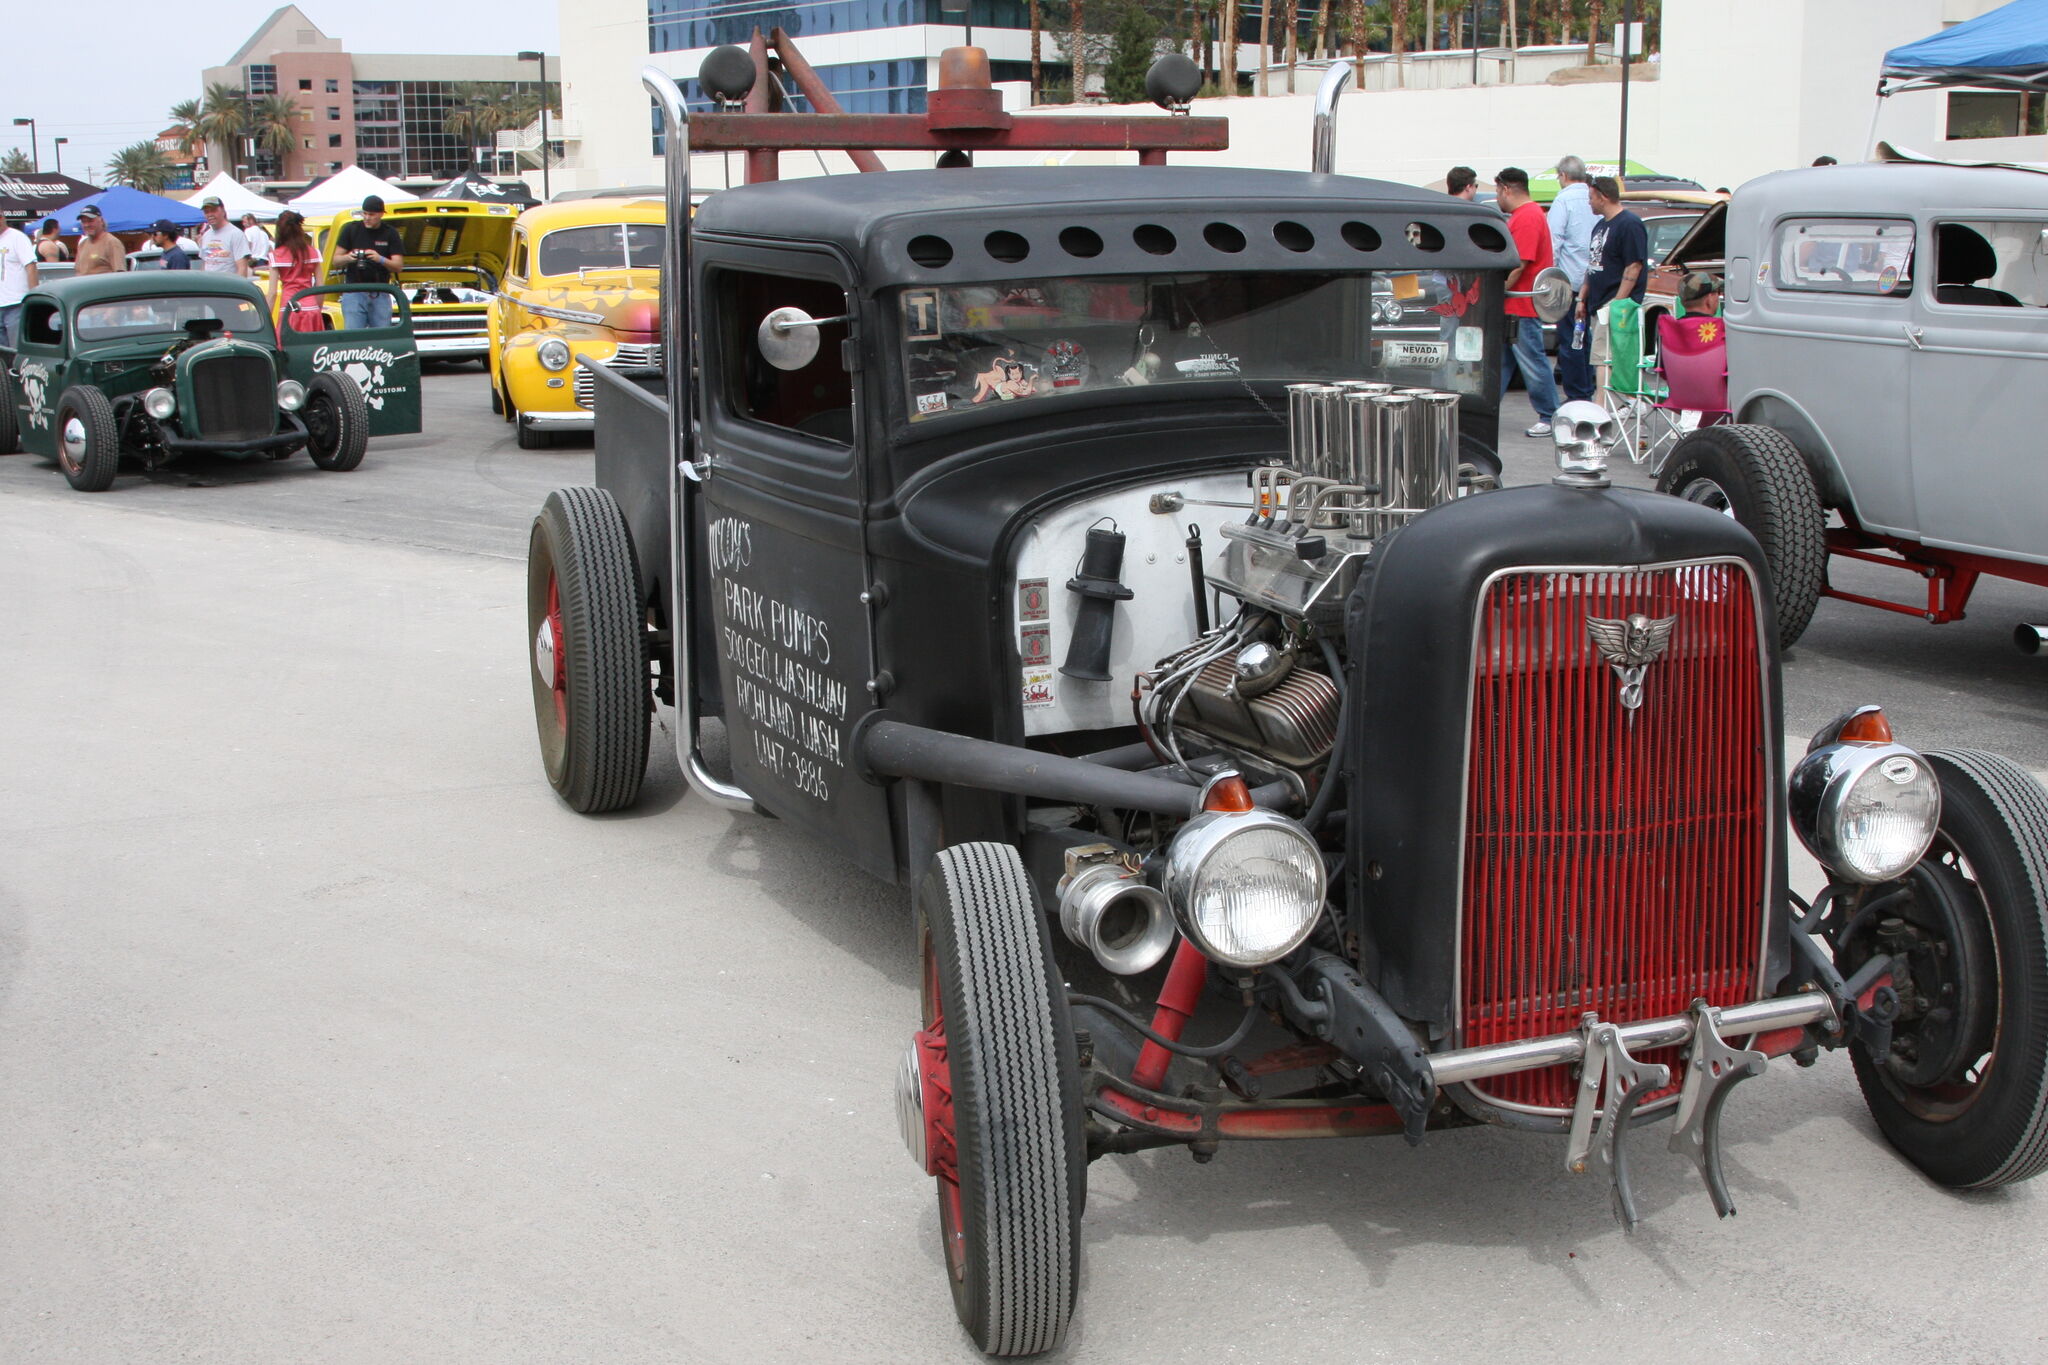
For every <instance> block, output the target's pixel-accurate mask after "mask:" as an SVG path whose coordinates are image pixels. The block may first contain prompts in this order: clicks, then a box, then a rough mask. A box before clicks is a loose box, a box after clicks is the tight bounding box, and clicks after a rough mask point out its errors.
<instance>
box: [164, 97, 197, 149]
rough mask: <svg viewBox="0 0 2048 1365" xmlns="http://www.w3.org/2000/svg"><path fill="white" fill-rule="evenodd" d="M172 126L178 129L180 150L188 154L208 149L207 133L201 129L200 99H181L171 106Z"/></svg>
mask: <svg viewBox="0 0 2048 1365" xmlns="http://www.w3.org/2000/svg"><path fill="white" fill-rule="evenodd" d="M171 126H172V127H173V128H176V129H177V130H178V150H179V151H180V152H182V153H184V154H185V155H186V156H192V155H195V154H196V153H199V152H203V151H205V150H206V135H205V134H204V133H202V132H200V131H199V101H198V100H179V101H178V102H177V103H176V104H174V105H172V106H171Z"/></svg>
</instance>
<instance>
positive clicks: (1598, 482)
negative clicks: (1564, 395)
mask: <svg viewBox="0 0 2048 1365" xmlns="http://www.w3.org/2000/svg"><path fill="white" fill-rule="evenodd" d="M1550 439H1551V441H1552V443H1553V444H1555V445H1556V447H1557V468H1558V475H1557V477H1556V478H1555V479H1554V480H1552V482H1554V483H1559V484H1563V485H1565V486H1566V487H1568V488H1605V487H1607V454H1608V452H1609V451H1610V450H1612V449H1613V448H1614V444H1615V442H1617V441H1619V440H1620V439H1621V428H1620V427H1619V426H1618V425H1617V424H1616V423H1615V420H1614V416H1613V414H1612V413H1610V412H1608V411H1607V409H1605V408H1603V407H1601V406H1600V405H1599V404H1598V403H1589V402H1587V401H1586V400H1584V399H1582V398H1581V399H1574V400H1572V401H1571V402H1569V403H1566V404H1564V405H1563V406H1562V407H1560V408H1558V410H1557V411H1556V412H1555V413H1554V414H1552V416H1551V418H1550Z"/></svg>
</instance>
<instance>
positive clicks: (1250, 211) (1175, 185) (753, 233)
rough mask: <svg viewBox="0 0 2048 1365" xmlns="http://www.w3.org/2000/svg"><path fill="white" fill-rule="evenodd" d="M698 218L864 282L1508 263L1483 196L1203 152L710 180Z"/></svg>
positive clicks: (1509, 254)
mask: <svg viewBox="0 0 2048 1365" xmlns="http://www.w3.org/2000/svg"><path fill="white" fill-rule="evenodd" d="M1411 225H1412V226H1411ZM695 233H696V234H697V235H701V236H707V237H713V238H716V237H733V238H756V239H759V238H772V239H775V240H778V241H803V242H816V243H821V244H824V245H827V246H830V247H834V248H836V249H838V250H839V251H840V252H842V253H844V254H845V255H846V256H848V257H849V258H851V259H852V260H853V261H855V262H856V263H858V265H859V266H860V268H861V270H862V272H863V275H864V277H865V278H864V283H865V284H866V285H867V286H868V287H871V288H872V287H876V286H879V285H885V284H890V283H896V282H904V283H922V282H931V283H951V282H963V281H973V280H985V279H1028V278H1036V277H1047V276H1069V275H1130V274H1158V273H1161V272H1167V271H1211V272H1213V271H1260V272H1265V271H1314V272H1328V271H1333V270H1359V269H1389V268H1398V269H1408V270H1419V269H1455V270H1486V269H1500V268H1505V267H1513V266H1516V265H1518V264H1519V261H1518V259H1517V258H1516V256H1515V252H1514V248H1513V245H1512V244H1511V243H1510V242H1509V240H1508V235H1507V227H1506V223H1505V222H1504V221H1503V220H1502V218H1501V215H1500V213H1499V212H1498V211H1497V210H1495V209H1493V208H1491V207H1490V206H1488V205H1484V204H1473V203H1467V202H1466V201H1465V200H1462V199H1453V198H1451V197H1450V196H1449V195H1444V194H1437V193H1434V192H1432V191H1429V190H1420V189H1416V188H1414V187H1412V186H1408V185H1396V184H1391V183H1388V182H1385V181H1377V180H1362V179H1358V178H1355V177H1352V176H1341V175H1315V174H1311V173H1308V172H1302V171H1268V170H1248V169H1240V168H1233V167H1209V166H1200V167H1197V166H1061V167H1016V168H1002V169H994V168H991V169H986V170H983V169H967V170H945V171H884V172H878V173H870V174H865V175H836V176H830V177H825V176H819V177H812V178H807V179H802V180H781V181H773V182H769V183H765V184H759V185H746V186H741V187H738V188H735V189H730V190H725V191H722V192H720V193H717V194H714V195H712V196H711V197H710V198H709V199H706V200H705V201H704V203H703V204H702V206H701V207H699V208H698V210H697V213H696V218H695ZM1411 238H1412V239H1416V240H1419V242H1420V245H1415V244H1411Z"/></svg>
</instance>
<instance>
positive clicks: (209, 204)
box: [199, 194, 227, 209]
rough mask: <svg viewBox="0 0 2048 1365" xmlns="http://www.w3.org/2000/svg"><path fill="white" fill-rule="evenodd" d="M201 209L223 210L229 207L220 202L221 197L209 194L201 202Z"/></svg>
mask: <svg viewBox="0 0 2048 1365" xmlns="http://www.w3.org/2000/svg"><path fill="white" fill-rule="evenodd" d="M199 207H200V208H203V209H222V208H226V207H227V205H225V204H223V203H221V202H220V196H219V195H217V194H209V195H207V196H206V197H205V198H204V199H202V200H200V201H199Z"/></svg>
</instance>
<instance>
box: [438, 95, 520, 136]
mask: <svg viewBox="0 0 2048 1365" xmlns="http://www.w3.org/2000/svg"><path fill="white" fill-rule="evenodd" d="M454 95H455V102H454V103H453V104H451V105H449V106H448V112H447V113H446V114H444V115H443V116H442V118H441V131H442V132H444V133H446V134H448V136H450V137H452V138H455V139H457V140H459V141H460V142H461V143H462V144H463V145H464V146H465V147H475V146H477V145H479V144H480V143H481V142H482V141H483V139H484V138H486V137H488V136H490V135H491V134H492V133H495V132H497V131H498V129H499V127H500V126H501V124H500V122H499V120H500V119H501V118H502V117H503V115H504V110H503V109H502V108H501V107H499V102H498V99H497V91H496V90H495V89H493V88H492V87H490V86H487V85H485V84H483V83H482V82H481V81H460V82H458V83H457V84H456V86H455V90H454Z"/></svg>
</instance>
